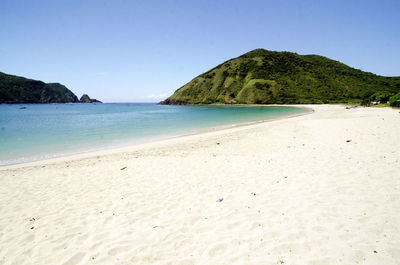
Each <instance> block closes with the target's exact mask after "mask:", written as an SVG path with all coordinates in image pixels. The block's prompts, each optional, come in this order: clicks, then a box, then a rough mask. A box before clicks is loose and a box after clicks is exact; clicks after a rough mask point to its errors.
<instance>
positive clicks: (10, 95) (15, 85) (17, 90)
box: [0, 72, 101, 104]
mask: <svg viewBox="0 0 400 265" xmlns="http://www.w3.org/2000/svg"><path fill="white" fill-rule="evenodd" d="M82 98H83V100H82V101H79V99H78V97H77V96H76V95H75V94H74V93H72V91H71V90H69V89H68V88H66V87H65V86H63V85H61V84H59V83H44V82H42V81H38V80H32V79H28V78H25V77H20V76H15V75H8V74H5V73H2V72H0V104H1V103H8V104H14V103H79V102H81V103H87V102H89V103H92V102H99V103H101V102H100V101H98V100H96V99H91V98H89V96H88V95H86V94H84V96H82Z"/></svg>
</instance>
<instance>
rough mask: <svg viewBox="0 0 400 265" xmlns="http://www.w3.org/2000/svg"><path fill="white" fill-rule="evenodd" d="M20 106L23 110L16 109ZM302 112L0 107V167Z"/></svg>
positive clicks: (156, 107)
mask: <svg viewBox="0 0 400 265" xmlns="http://www.w3.org/2000/svg"><path fill="white" fill-rule="evenodd" d="M22 106H24V107H26V109H21V107H22ZM307 111H308V110H307V109H304V108H295V107H278V106H268V107H265V106H164V105H156V104H146V103H115V104H23V105H20V104H18V105H0V165H7V164H15V163H22V162H27V161H34V160H40V159H46V158H51V157H56V156H62V155H68V154H75V153H81V152H85V151H91V150H99V149H104V148H108V147H114V146H122V145H123V144H127V143H139V142H144V141H149V140H154V139H161V138H166V137H171V136H178V135H184V134H190V133H193V132H196V131H198V130H200V129H206V128H210V127H216V126H226V125H232V124H237V123H243V122H250V121H256V120H265V119H273V118H278V117H283V116H291V115H296V114H301V113H304V112H307Z"/></svg>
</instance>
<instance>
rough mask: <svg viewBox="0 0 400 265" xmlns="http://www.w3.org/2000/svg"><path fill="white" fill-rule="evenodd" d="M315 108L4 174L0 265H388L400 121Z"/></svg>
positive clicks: (397, 241) (392, 251)
mask: <svg viewBox="0 0 400 265" xmlns="http://www.w3.org/2000/svg"><path fill="white" fill-rule="evenodd" d="M313 108H314V110H315V111H314V112H313V113H312V114H311V115H302V116H298V117H292V118H285V119H278V120H274V121H271V122H260V123H256V124H252V125H249V126H241V127H235V128H230V129H226V130H219V131H214V132H207V133H201V134H197V135H190V136H184V137H178V138H175V139H168V140H164V141H160V142H156V143H149V144H143V145H141V146H140V147H139V146H134V147H125V148H123V149H120V150H119V151H118V152H110V151H109V152H99V153H98V154H97V155H94V154H91V155H90V156H87V155H86V157H85V155H81V157H78V156H74V159H66V158H65V157H64V158H60V159H58V160H57V159H55V160H51V161H50V160H46V161H45V162H43V161H40V162H35V163H36V164H33V165H26V164H24V165H23V166H21V164H20V165H16V167H15V166H14V168H7V169H4V168H0V208H1V209H2V214H1V215H0V227H1V231H0V260H1V263H2V264H4V265H11V264H39V265H41V264H63V265H64V264H65V265H66V264H70V265H72V264H74V265H83V264H121V262H122V263H124V262H125V263H132V264H158V265H167V264H226V265H228V264H229V265H230V264H324V265H325V264H326V265H333V264H388V265H397V264H398V263H399V261H400V247H399V246H400V229H399V224H400V213H399V211H398V209H400V178H399V177H398V172H400V142H399V141H398V132H399V131H400V114H399V111H398V110H397V109H391V108H362V107H360V108H355V109H345V106H337V105H317V106H313ZM2 231H3V232H2Z"/></svg>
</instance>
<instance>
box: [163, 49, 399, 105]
mask: <svg viewBox="0 0 400 265" xmlns="http://www.w3.org/2000/svg"><path fill="white" fill-rule="evenodd" d="M378 91H386V92H388V93H389V94H395V93H398V92H400V77H383V76H378V75H375V74H372V73H368V72H363V71H361V70H357V69H354V68H351V67H349V66H347V65H345V64H343V63H341V62H338V61H334V60H331V59H329V58H326V57H322V56H318V55H298V54H296V53H291V52H275V51H268V50H264V49H256V50H253V51H250V52H248V53H246V54H243V55H242V56H239V57H237V58H234V59H231V60H228V61H226V62H224V63H222V64H220V65H218V66H216V67H215V68H213V69H211V70H209V71H207V72H205V73H203V74H201V75H199V76H198V77H196V78H194V79H193V80H191V81H190V82H189V83H187V84H185V85H184V86H182V87H181V88H179V89H178V90H176V91H175V93H174V94H173V95H172V96H170V97H169V98H167V99H166V100H164V101H162V102H160V103H161V104H213V103H227V104H237V103H243V104H293V103H338V102H351V101H359V102H361V101H362V100H363V99H365V98H369V97H371V96H372V95H373V94H374V93H376V92H378Z"/></svg>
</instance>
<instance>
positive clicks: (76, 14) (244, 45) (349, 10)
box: [0, 0, 400, 102]
mask: <svg viewBox="0 0 400 265" xmlns="http://www.w3.org/2000/svg"><path fill="white" fill-rule="evenodd" d="M399 14H400V1H399V0H379V1H377V0H376V1H368V0H366V1H354V0H348V1H342V0H336V1H320V0H318V1H317V0H315V1H300V0H299V1H291V0H284V1H278V0H276V1H268V0H265V1H250V0H249V1H235V0H228V1H218V0H209V1H201V0H196V1H189V0H187V1H168V0H165V1H151V0H150V1H145V0H142V1H128V0H125V1H123V0H113V1H111V0H107V1H100V0H99V1H91V0H65V1H64V0H57V1H56V0H49V1H45V0H43V1H39V0H26V1H20V0H0V71H1V72H5V73H9V74H14V75H20V76H25V77H29V78H33V79H39V80H43V81H45V82H60V83H62V84H64V85H66V86H67V87H68V88H70V89H71V90H72V91H73V92H74V93H75V94H77V95H78V96H81V95H82V94H83V93H88V94H89V95H90V96H91V97H94V98H98V99H100V100H103V101H105V102H139V101H140V102H144V101H150V102H154V101H158V100H160V99H162V98H164V97H165V96H167V95H170V94H172V93H173V92H174V91H175V90H176V89H177V88H179V87H180V86H182V85H183V84H185V83H186V82H188V81H190V80H191V79H192V78H194V77H195V76H197V75H199V74H201V73H203V72H205V71H207V70H208V69H210V68H211V67H214V66H216V65H217V64H219V63H222V62H223V61H226V60H228V59H230V58H233V57H237V56H239V55H241V54H243V53H245V52H247V51H250V50H252V49H255V48H264V49H268V50H277V51H292V52H297V53H299V54H319V55H323V56H326V57H329V58H332V59H335V60H339V61H341V62H343V63H345V64H348V65H350V66H352V67H355V68H358V69H361V70H364V71H368V72H373V73H376V74H379V75H386V76H400V15H399Z"/></svg>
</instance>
